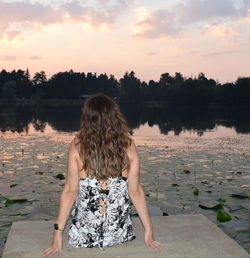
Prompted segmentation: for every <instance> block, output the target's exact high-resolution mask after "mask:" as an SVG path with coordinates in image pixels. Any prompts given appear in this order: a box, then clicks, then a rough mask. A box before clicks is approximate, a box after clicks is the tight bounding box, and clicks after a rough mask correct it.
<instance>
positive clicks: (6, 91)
mask: <svg viewBox="0 0 250 258" xmlns="http://www.w3.org/2000/svg"><path fill="white" fill-rule="evenodd" d="M1 97H2V98H4V99H8V100H15V99H16V98H17V95H16V82H15V81H7V82H5V83H4V85H3V87H2V92H1Z"/></svg>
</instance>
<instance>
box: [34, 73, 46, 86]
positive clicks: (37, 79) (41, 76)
mask: <svg viewBox="0 0 250 258" xmlns="http://www.w3.org/2000/svg"><path fill="white" fill-rule="evenodd" d="M46 81H47V77H46V74H45V72H44V71H41V72H37V73H35V75H34V76H33V80H32V83H33V84H34V85H39V84H40V85H41V84H44V83H45V82H46Z"/></svg>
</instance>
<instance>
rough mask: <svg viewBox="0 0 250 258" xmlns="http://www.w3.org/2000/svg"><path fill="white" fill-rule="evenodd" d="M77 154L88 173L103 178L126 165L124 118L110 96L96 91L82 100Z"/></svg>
mask: <svg viewBox="0 0 250 258" xmlns="http://www.w3.org/2000/svg"><path fill="white" fill-rule="evenodd" d="M76 136H77V138H78V143H79V144H80V148H79V155H80V158H81V160H82V162H83V167H82V169H84V171H85V172H86V174H87V176H89V177H96V178H98V179H99V180H105V179H108V178H109V177H116V176H121V175H122V171H123V170H125V169H129V160H128V155H127V148H128V146H130V145H131V138H130V137H129V130H128V126H127V122H126V120H125V119H124V117H123V115H122V113H121V112H120V109H119V106H118V105H117V104H116V102H115V101H113V100H112V99H111V98H110V97H108V96H106V95H104V94H100V93H99V94H96V95H94V96H92V97H90V98H89V99H87V100H86V101H85V102H84V106H83V111H82V114H81V119H80V130H79V132H78V133H77V135H76Z"/></svg>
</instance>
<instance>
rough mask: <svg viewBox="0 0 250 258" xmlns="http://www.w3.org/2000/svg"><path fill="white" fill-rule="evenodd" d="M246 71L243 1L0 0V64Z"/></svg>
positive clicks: (117, 70) (114, 70)
mask: <svg viewBox="0 0 250 258" xmlns="http://www.w3.org/2000/svg"><path fill="white" fill-rule="evenodd" d="M26 68H29V70H30V73H31V74H32V75H33V73H34V72H38V71H41V70H44V71H45V72H46V74H47V76H48V77H50V76H51V75H52V74H54V73H56V72H59V71H66V70H69V69H73V70H74V71H79V72H97V74H100V73H104V72H106V73H107V74H114V75H115V76H116V78H120V77H122V76H123V74H124V73H125V72H126V71H131V70H134V71H135V73H136V76H138V77H139V78H140V79H142V80H146V81H148V80H150V79H154V80H159V77H160V75H161V74H162V73H164V72H169V73H170V74H171V75H174V73H175V72H181V73H182V74H183V75H184V76H186V77H189V76H196V75H197V74H198V73H199V72H204V73H205V74H206V76H207V77H208V78H214V79H216V80H218V81H219V82H222V83H224V82H233V81H235V80H236V79H237V77H239V76H250V0H164V1H163V0H82V1H81V0H79V1H77V0H13V1H12V0H0V69H6V70H8V71H10V70H13V69H23V70H24V69H26Z"/></svg>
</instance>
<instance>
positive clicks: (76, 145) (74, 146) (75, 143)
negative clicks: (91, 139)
mask: <svg viewBox="0 0 250 258" xmlns="http://www.w3.org/2000/svg"><path fill="white" fill-rule="evenodd" d="M79 143H80V141H79V138H78V137H77V135H75V136H74V138H73V139H72V140H71V142H70V147H69V148H70V149H71V150H72V151H74V152H76V153H79V150H80V144H79Z"/></svg>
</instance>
